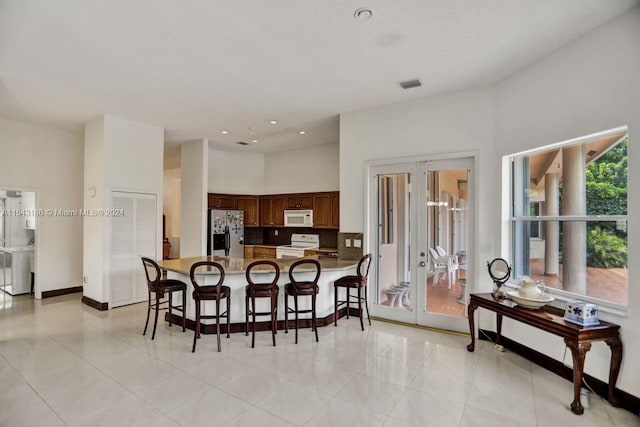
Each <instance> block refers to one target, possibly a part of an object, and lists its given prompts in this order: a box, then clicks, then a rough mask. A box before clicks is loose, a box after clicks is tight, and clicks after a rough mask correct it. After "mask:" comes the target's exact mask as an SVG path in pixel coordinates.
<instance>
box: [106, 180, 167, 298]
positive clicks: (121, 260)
mask: <svg viewBox="0 0 640 427" xmlns="http://www.w3.org/2000/svg"><path fill="white" fill-rule="evenodd" d="M111 207H112V208H113V209H114V210H120V211H121V212H122V213H123V215H121V216H113V217H111V231H110V233H111V238H110V243H109V246H110V254H109V293H110V295H109V297H110V301H109V307H112V308H114V307H118V306H122V305H126V304H132V303H135V302H140V301H144V300H146V299H147V284H146V277H145V275H144V270H143V269H142V262H141V260H140V257H141V256H145V257H149V258H152V259H155V258H157V222H156V221H157V215H156V196H155V195H154V194H141V193H126V192H113V193H112V196H111Z"/></svg>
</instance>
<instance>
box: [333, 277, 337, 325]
mask: <svg viewBox="0 0 640 427" xmlns="http://www.w3.org/2000/svg"><path fill="white" fill-rule="evenodd" d="M333 306H334V307H335V313H333V326H338V287H337V286H334V287H333Z"/></svg>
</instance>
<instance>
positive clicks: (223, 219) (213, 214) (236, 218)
mask: <svg viewBox="0 0 640 427" xmlns="http://www.w3.org/2000/svg"><path fill="white" fill-rule="evenodd" d="M208 229H209V239H208V243H207V254H209V255H219V256H226V257H231V258H244V211H230V210H217V209H210V210H209V227H208Z"/></svg>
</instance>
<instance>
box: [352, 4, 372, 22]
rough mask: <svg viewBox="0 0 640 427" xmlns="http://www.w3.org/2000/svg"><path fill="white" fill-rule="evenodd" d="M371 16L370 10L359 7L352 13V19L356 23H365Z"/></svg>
mask: <svg viewBox="0 0 640 427" xmlns="http://www.w3.org/2000/svg"><path fill="white" fill-rule="evenodd" d="M372 16H373V12H372V11H371V9H367V8H366V7H361V8H360V9H358V10H356V11H355V12H354V13H353V17H354V18H356V19H357V20H358V21H366V20H368V19H371V17H372Z"/></svg>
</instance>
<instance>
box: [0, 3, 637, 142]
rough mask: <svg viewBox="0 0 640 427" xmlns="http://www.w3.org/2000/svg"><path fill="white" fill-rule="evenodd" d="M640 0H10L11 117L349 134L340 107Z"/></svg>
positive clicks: (7, 105)
mask: <svg viewBox="0 0 640 427" xmlns="http://www.w3.org/2000/svg"><path fill="white" fill-rule="evenodd" d="M637 4H638V1H637V0H608V1H606V0H396V1H389V0H362V1H352V0H322V1H320V0H317V1H312V0H307V1H303V0H242V1H237V0H189V1H177V0H130V1H125V0H99V1H85V0H56V1H47V0H40V1H36V0H0V116H2V117H5V118H11V119H18V120H25V121H29V122H34V123H39V124H45V125H51V126H56V127H62V128H67V129H72V130H80V129H82V125H83V123H84V122H86V121H87V120H89V119H91V118H94V117H96V116H99V115H102V114H111V115H115V116H120V117H125V118H128V119H131V120H135V121H140V122H144V123H149V124H152V125H156V126H160V127H164V128H165V129H166V139H167V141H169V142H179V141H185V140H189V139H197V138H208V139H209V140H210V141H211V143H212V145H213V146H217V147H220V148H222V149H242V150H253V151H258V152H272V151H280V150H287V149H292V148H298V147H304V146H307V145H317V144H325V143H336V142H338V138H339V136H338V135H339V133H338V126H339V121H338V114H340V113H342V112H347V111H353V110H358V109H363V108H369V107H373V106H377V105H382V104H388V103H393V102H401V101H405V100H408V99H414V98H419V97H423V96H428V95H433V94H437V93H444V92H449V91H453V90H458V89H462V88H467V87H473V86H478V85H484V84H489V83H492V82H495V81H498V80H501V79H503V78H504V77H506V76H508V75H509V74H511V73H513V72H515V71H517V70H519V69H520V68H522V67H524V66H526V65H528V64H530V63H532V62H534V61H536V60H537V59H539V58H540V57H542V56H544V55H546V54H548V53H549V52H551V51H553V50H554V49H556V48H558V47H559V46H561V45H563V44H565V43H567V42H568V41H570V40H572V39H574V38H576V37H578V36H580V35H582V34H584V33H586V32H588V31H589V30H591V29H593V28H595V27H597V26H599V25H601V24H603V23H604V22H606V21H609V20H611V19H612V18H613V17H615V16H617V15H619V14H621V13H623V12H625V11H626V10H628V9H630V8H632V7H633V6H635V5H637ZM359 7H367V8H369V9H371V10H372V11H373V17H372V18H371V19H370V20H368V21H357V20H355V19H354V16H353V14H354V11H355V10H356V9H357V8H359ZM416 77H418V78H420V79H421V80H422V83H423V86H422V87H420V88H417V89H411V90H402V89H400V88H399V86H398V85H397V82H399V81H403V80H407V79H413V78H416ZM271 119H275V120H277V121H278V124H277V125H270V124H269V123H268V121H269V120H271ZM250 128H251V129H250ZM222 130H228V131H229V132H230V133H229V134H228V135H222V134H221V131H222ZM299 130H305V131H306V132H307V134H306V135H299V134H298V131H299ZM252 139H258V140H259V141H260V142H259V143H257V144H252V145H251V146H249V147H240V146H238V145H235V144H234V142H236V141H251V140H252Z"/></svg>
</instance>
